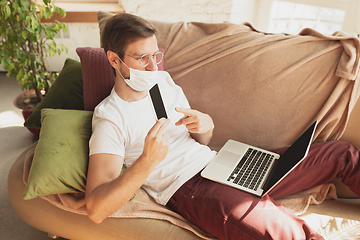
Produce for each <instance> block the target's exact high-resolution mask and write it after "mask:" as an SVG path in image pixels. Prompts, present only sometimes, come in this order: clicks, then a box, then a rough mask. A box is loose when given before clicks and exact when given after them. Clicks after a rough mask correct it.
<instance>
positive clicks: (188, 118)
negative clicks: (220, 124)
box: [175, 107, 214, 145]
mask: <svg viewBox="0 0 360 240" xmlns="http://www.w3.org/2000/svg"><path fill="white" fill-rule="evenodd" d="M175 110H176V111H177V112H181V113H183V114H184V115H185V117H183V118H181V119H180V120H179V121H177V122H176V123H175V125H176V126H180V125H182V124H184V125H185V126H186V128H187V129H188V131H189V132H190V135H191V137H192V138H194V139H195V140H196V141H197V142H199V143H201V144H204V145H208V144H209V142H210V140H211V138H212V134H213V130H214V123H213V121H212V118H211V117H210V116H209V115H208V114H205V113H202V112H199V111H197V110H193V109H188V108H180V107H177V108H175Z"/></svg>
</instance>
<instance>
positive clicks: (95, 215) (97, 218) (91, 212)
mask: <svg viewBox="0 0 360 240" xmlns="http://www.w3.org/2000/svg"><path fill="white" fill-rule="evenodd" d="M86 211H87V215H88V217H89V219H90V220H91V221H93V222H94V223H96V224H100V223H102V221H104V219H105V218H104V217H103V216H101V214H100V213H99V211H96V209H94V208H93V207H92V206H91V204H89V203H86Z"/></svg>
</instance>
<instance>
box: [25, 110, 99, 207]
mask: <svg viewBox="0 0 360 240" xmlns="http://www.w3.org/2000/svg"><path fill="white" fill-rule="evenodd" d="M92 115H93V112H92V111H83V110H64V109H48V108H45V109H42V111H41V123H42V128H41V131H40V138H39V142H38V144H37V146H36V149H35V153H34V158H33V162H32V166H31V169H30V173H29V178H28V183H27V185H26V188H25V192H24V195H23V199H26V200H27V199H32V198H35V197H37V196H46V195H51V194H62V193H76V192H85V185H86V174H87V166H88V159H89V139H90V136H91V132H92V131H91V121H92Z"/></svg>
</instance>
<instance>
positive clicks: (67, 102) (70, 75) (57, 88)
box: [24, 58, 84, 128]
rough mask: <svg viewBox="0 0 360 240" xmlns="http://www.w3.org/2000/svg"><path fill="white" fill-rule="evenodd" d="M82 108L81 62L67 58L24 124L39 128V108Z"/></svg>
mask: <svg viewBox="0 0 360 240" xmlns="http://www.w3.org/2000/svg"><path fill="white" fill-rule="evenodd" d="M43 108H56V109H78V110H83V109H84V101H83V85H82V74H81V64H80V62H79V61H76V60H73V59H71V58H67V59H66V61H65V64H64V67H63V69H62V70H61V71H60V73H59V76H58V77H57V79H56V81H55V82H54V83H53V85H52V86H51V88H50V90H49V91H48V93H47V94H46V96H45V97H44V98H43V100H42V101H41V102H40V104H39V105H38V106H37V107H36V109H35V110H34V112H33V113H32V114H31V115H30V117H29V118H28V119H27V120H26V121H25V123H24V126H25V127H30V128H41V122H40V118H41V109H43Z"/></svg>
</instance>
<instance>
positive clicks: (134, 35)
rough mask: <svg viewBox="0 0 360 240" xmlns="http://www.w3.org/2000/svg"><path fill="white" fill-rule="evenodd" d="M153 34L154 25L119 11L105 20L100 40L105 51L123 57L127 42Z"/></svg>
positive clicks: (154, 30) (154, 31)
mask: <svg viewBox="0 0 360 240" xmlns="http://www.w3.org/2000/svg"><path fill="white" fill-rule="evenodd" d="M154 34H156V29H155V27H154V26H153V25H152V24H150V23H148V22H147V21H146V20H145V19H143V18H141V17H138V16H135V15H132V14H129V13H119V14H116V15H114V16H113V17H111V18H109V19H108V20H107V21H106V24H105V27H104V30H103V32H102V35H101V42H102V47H103V48H104V50H105V52H107V51H108V50H111V51H113V52H115V53H116V54H118V56H119V57H120V58H121V59H124V54H123V52H124V51H125V49H126V47H127V45H128V44H129V43H132V42H135V41H136V40H138V39H141V38H148V37H151V36H153V35H154Z"/></svg>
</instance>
